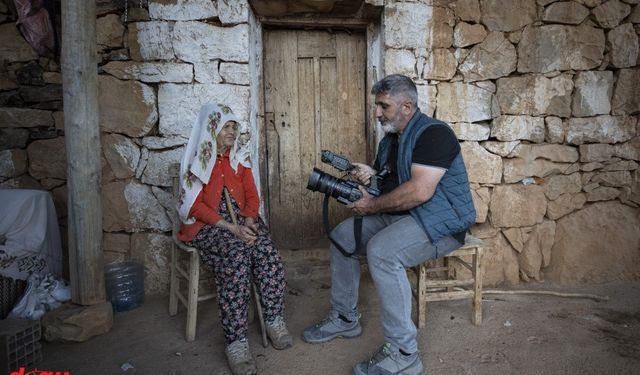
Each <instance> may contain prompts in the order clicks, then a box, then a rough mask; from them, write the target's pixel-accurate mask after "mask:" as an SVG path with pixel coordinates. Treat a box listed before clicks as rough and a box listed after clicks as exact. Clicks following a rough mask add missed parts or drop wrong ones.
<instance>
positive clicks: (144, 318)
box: [38, 274, 640, 375]
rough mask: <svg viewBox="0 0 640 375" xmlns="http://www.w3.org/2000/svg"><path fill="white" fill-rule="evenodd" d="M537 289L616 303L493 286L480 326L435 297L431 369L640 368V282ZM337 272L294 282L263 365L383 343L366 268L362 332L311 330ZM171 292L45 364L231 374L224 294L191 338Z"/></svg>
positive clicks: (282, 366) (355, 353)
mask: <svg viewBox="0 0 640 375" xmlns="http://www.w3.org/2000/svg"><path fill="white" fill-rule="evenodd" d="M525 286H526V287H527V288H529V289H539V290H555V291H564V292H575V293H592V294H598V295H603V296H608V297H609V301H607V302H596V301H593V300H589V299H575V298H559V297H552V296H537V295H535V296H531V295H486V296H485V298H484V302H483V314H484V315H483V318H484V321H483V323H482V325H481V326H473V325H472V324H471V322H470V312H471V307H470V306H471V305H470V301H468V300H462V301H447V302H435V303H432V304H430V305H429V311H428V317H427V326H426V328H424V329H422V330H420V332H419V345H420V349H421V351H422V360H423V363H424V365H425V374H439V375H440V374H442V375H447V374H451V375H458V374H478V375H480V374H491V375H495V374H581V375H586V374H640V281H636V282H617V283H610V284H604V285H595V286H588V287H580V288H570V289H568V288H563V289H562V290H560V289H559V288H553V287H552V286H549V285H545V284H526V285H525ZM328 296H329V282H328V280H308V281H304V280H294V281H290V282H289V284H288V293H287V296H286V306H287V310H286V318H287V319H288V324H289V327H290V330H291V331H292V333H293V334H294V338H295V342H294V346H293V348H290V349H288V350H284V351H277V350H274V349H273V348H271V347H269V348H263V347H262V346H261V344H260V334H259V326H258V324H257V323H252V325H251V327H250V337H249V339H250V345H251V348H252V351H253V354H254V357H255V358H256V362H257V366H258V369H259V373H260V374H305V375H313V374H350V373H351V368H352V366H353V365H354V364H355V363H356V362H358V361H361V360H364V359H366V358H368V356H369V355H370V354H372V353H373V352H374V351H375V350H376V349H377V348H378V347H379V346H380V344H381V343H382V329H381V325H380V319H379V313H378V300H377V297H376V293H375V289H374V287H373V284H372V282H371V279H370V278H369V276H368V275H367V274H365V277H364V279H363V283H362V285H361V306H360V308H361V312H362V314H363V319H362V324H363V334H362V336H360V337H358V338H355V339H349V340H347V339H337V340H334V341H333V342H330V343H326V344H320V345H310V344H306V343H304V342H303V341H302V339H301V338H300V335H301V332H302V330H303V329H304V328H305V327H306V326H308V325H310V324H312V323H314V322H317V321H318V320H319V319H321V318H322V317H323V316H324V314H325V313H326V312H327V310H328V308H329V304H328ZM167 304H168V298H167V297H149V298H147V300H146V301H145V303H144V305H143V306H141V307H139V308H137V309H135V310H132V311H129V312H123V313H116V314H115V317H114V321H115V322H114V326H113V328H112V329H111V331H110V332H109V333H108V334H105V335H102V336H98V337H94V338H92V339H91V340H89V341H87V342H84V343H44V344H43V345H44V346H43V355H44V360H43V361H42V362H41V363H40V364H39V365H38V369H40V370H49V371H52V370H56V371H62V370H67V371H70V374H72V375H84V374H94V375H97V374H109V375H116V374H127V375H128V374H175V375H178V374H229V371H228V369H227V365H226V361H225V357H224V352H223V345H222V342H223V338H222V333H221V330H220V329H219V325H218V322H217V312H216V306H215V301H208V302H205V303H202V304H201V308H200V309H199V319H198V328H197V337H196V340H195V341H194V342H191V343H187V342H185V340H184V336H183V335H184V325H185V313H184V311H183V312H182V313H180V314H178V315H177V316H175V317H169V316H168V313H167Z"/></svg>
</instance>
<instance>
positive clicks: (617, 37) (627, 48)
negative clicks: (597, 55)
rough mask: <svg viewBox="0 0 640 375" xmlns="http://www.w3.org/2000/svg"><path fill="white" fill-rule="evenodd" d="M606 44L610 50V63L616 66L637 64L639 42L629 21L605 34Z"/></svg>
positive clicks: (626, 66)
mask: <svg viewBox="0 0 640 375" xmlns="http://www.w3.org/2000/svg"><path fill="white" fill-rule="evenodd" d="M607 46H608V48H609V50H610V51H611V64H612V65H613V66H614V67H616V68H631V67H634V66H636V65H637V62H638V52H640V43H639V42H638V34H636V31H635V29H634V28H633V25H632V24H631V23H624V24H622V25H620V26H618V27H616V28H615V29H613V30H611V31H609V33H608V34H607Z"/></svg>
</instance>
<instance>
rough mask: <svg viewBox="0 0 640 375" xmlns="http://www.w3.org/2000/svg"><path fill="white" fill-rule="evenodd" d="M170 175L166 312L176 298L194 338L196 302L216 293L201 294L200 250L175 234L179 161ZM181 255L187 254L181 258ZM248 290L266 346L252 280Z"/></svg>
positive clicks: (172, 310) (171, 309)
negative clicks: (167, 303)
mask: <svg viewBox="0 0 640 375" xmlns="http://www.w3.org/2000/svg"><path fill="white" fill-rule="evenodd" d="M169 176H170V177H171V179H172V180H173V197H174V201H173V202H172V203H173V204H174V210H172V212H171V221H172V222H173V231H172V237H173V244H172V248H171V283H170V287H169V315H171V316H174V315H176V314H177V313H178V302H180V303H181V304H182V305H183V306H184V307H186V309H187V327H186V330H185V340H187V341H193V340H194V339H195V338H196V322H197V318H198V302H201V301H206V300H210V299H213V298H215V297H216V293H206V294H202V295H201V294H200V291H199V286H200V254H198V249H196V248H195V247H191V246H188V245H187V244H185V243H184V242H182V241H180V240H179V239H178V237H177V235H178V231H179V230H180V220H179V219H178V213H177V212H176V211H175V203H176V202H177V200H176V197H177V196H178V194H179V191H180V164H172V165H171V166H170V167H169ZM183 258H187V259H186V261H183V260H182V259H183ZM181 280H184V281H186V283H187V287H186V291H185V292H183V291H182V288H181V287H180V284H181V282H180V281H181ZM251 290H252V292H253V298H252V299H253V300H254V301H255V305H256V311H257V312H258V320H259V321H260V330H261V332H262V346H264V347H265V348H266V347H267V346H268V344H269V343H268V341H267V333H266V329H265V326H264V317H263V315H262V306H261V305H260V296H259V294H258V290H257V288H256V286H255V284H254V283H253V282H251Z"/></svg>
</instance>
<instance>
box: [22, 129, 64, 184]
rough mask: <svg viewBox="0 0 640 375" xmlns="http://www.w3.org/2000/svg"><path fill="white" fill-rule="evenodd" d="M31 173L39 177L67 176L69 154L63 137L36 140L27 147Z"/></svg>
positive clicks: (61, 178) (61, 177)
mask: <svg viewBox="0 0 640 375" xmlns="http://www.w3.org/2000/svg"><path fill="white" fill-rule="evenodd" d="M27 154H28V157H29V174H30V175H31V176H33V177H34V178H37V179H42V178H47V177H48V178H57V179H60V180H66V178H67V155H66V152H65V141H64V138H63V137H58V138H53V139H46V140H40V141H34V142H31V143H30V144H29V147H27Z"/></svg>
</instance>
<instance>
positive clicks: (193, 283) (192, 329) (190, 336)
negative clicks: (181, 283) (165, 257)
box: [185, 251, 200, 341]
mask: <svg viewBox="0 0 640 375" xmlns="http://www.w3.org/2000/svg"><path fill="white" fill-rule="evenodd" d="M199 282H200V257H199V256H198V253H197V252H195V251H194V252H192V253H191V255H190V257H189V286H188V288H189V290H188V291H187V293H188V295H187V305H188V306H187V328H186V333H185V337H186V340H187V341H193V340H195V338H196V322H197V318H198V286H199V285H198V284H199Z"/></svg>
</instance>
